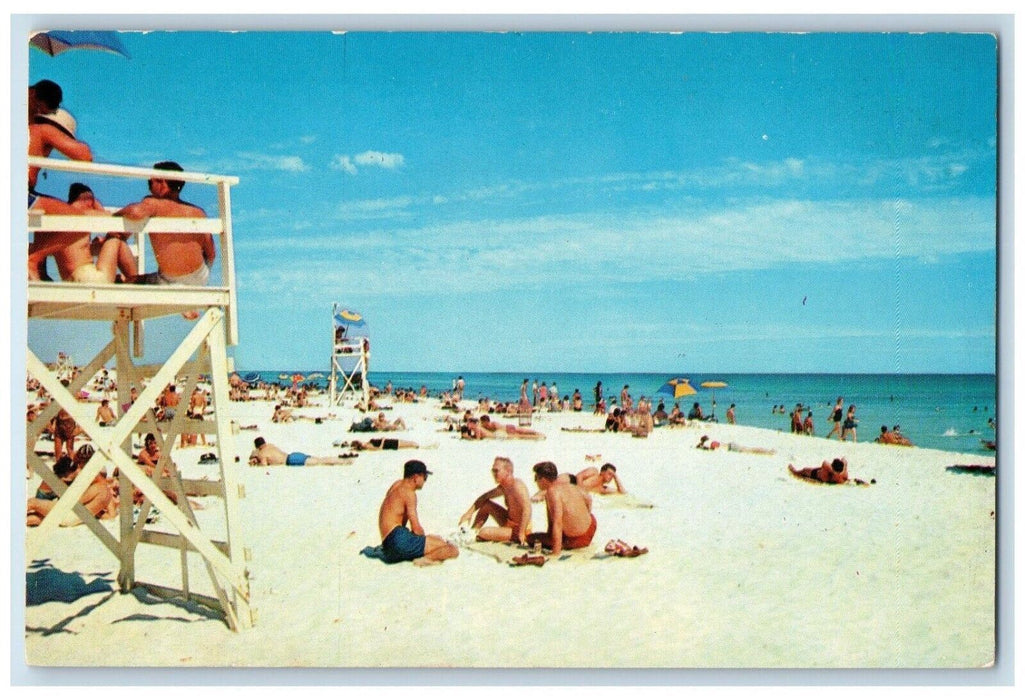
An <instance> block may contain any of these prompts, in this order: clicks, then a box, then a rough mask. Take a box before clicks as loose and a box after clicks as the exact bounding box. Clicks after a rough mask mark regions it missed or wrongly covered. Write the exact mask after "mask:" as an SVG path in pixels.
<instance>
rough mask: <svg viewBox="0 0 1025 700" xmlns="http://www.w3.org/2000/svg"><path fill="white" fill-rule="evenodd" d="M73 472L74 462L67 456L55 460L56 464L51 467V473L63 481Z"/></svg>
mask: <svg viewBox="0 0 1025 700" xmlns="http://www.w3.org/2000/svg"><path fill="white" fill-rule="evenodd" d="M74 471H75V462H74V461H73V460H72V459H71V457H69V456H67V455H64V456H62V457H61V458H60V459H58V460H57V463H56V464H54V465H53V473H54V474H56V475H57V477H58V478H60V479H63V478H64V477H66V476H67V475H68V474H71V473H73V472H74Z"/></svg>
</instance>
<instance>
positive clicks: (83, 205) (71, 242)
mask: <svg viewBox="0 0 1025 700" xmlns="http://www.w3.org/2000/svg"><path fill="white" fill-rule="evenodd" d="M68 204H69V205H70V206H71V207H72V209H73V210H74V213H76V214H81V215H83V216H85V215H90V214H91V215H101V216H106V214H107V212H106V211H105V210H104V209H103V205H101V204H100V203H99V201H98V200H97V199H96V196H95V195H94V194H93V191H92V190H91V189H90V188H89V187H88V186H86V185H83V184H82V183H81V182H74V183H72V184H71V186H70V187H69V188H68ZM42 236H47V237H49V238H42ZM40 239H41V240H40V241H37V243H40V245H38V246H36V244H33V245H34V246H36V247H35V248H34V249H33V252H32V253H31V255H32V256H35V258H37V259H38V258H39V257H40V256H42V257H45V255H46V254H49V253H52V254H53V257H54V260H56V261H57V270H58V272H59V273H60V277H61V279H62V280H64V281H66V282H79V283H87V284H112V283H113V282H114V280H115V279H116V278H117V272H118V269H119V268H120V270H121V271H122V272H123V273H124V276H125V278H126V279H127V280H129V281H131V280H133V279H135V276H136V274H137V272H138V268H137V266H136V263H135V256H134V255H133V254H132V251H131V249H130V248H129V247H128V244H127V243H125V242H124V241H123V240H121V239H120V238H118V237H116V236H107V238H106V239H105V240H104V241H102V242H99V241H97V242H96V244H95V245H94V242H93V241H92V240H91V237H90V234H89V233H86V232H79V231H73V232H66V233H59V234H58V233H46V234H41V236H40ZM45 240H50V241H54V242H62V243H63V245H62V246H61V247H59V248H57V249H56V250H54V249H53V246H51V245H44V244H42V241H45ZM94 248H95V252H96V258H95V259H94V258H93V251H94Z"/></svg>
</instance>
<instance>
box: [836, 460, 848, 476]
mask: <svg viewBox="0 0 1025 700" xmlns="http://www.w3.org/2000/svg"><path fill="white" fill-rule="evenodd" d="M845 466H846V465H845V464H844V463H843V460H842V459H840V458H839V457H837V458H836V459H834V460H833V471H835V472H836V473H837V474H839V473H840V472H842V471H843V470H844V467H845Z"/></svg>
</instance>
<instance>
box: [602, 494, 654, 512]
mask: <svg viewBox="0 0 1025 700" xmlns="http://www.w3.org/2000/svg"><path fill="white" fill-rule="evenodd" d="M593 502H594V503H595V504H599V507H601V508H603V509H604V508H654V507H655V504H654V503H652V502H651V501H645V500H644V499H643V498H638V497H637V496H635V495H633V494H632V493H606V494H602V495H600V496H599V497H598V498H595V499H594V501H593Z"/></svg>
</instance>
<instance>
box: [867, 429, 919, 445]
mask: <svg viewBox="0 0 1025 700" xmlns="http://www.w3.org/2000/svg"><path fill="white" fill-rule="evenodd" d="M875 441H876V442H878V443H879V444H881V445H901V446H902V447H913V446H914V445H913V444H912V442H911V440H909V439H908V438H907V437H906V436H905V435H904V434H903V433H902V432H900V426H899V425H895V426H893V429H892V430H890V429H887V427H886V426H885V425H884V426H882V427H880V428H879V436H878V437H877V438H876V440H875Z"/></svg>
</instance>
